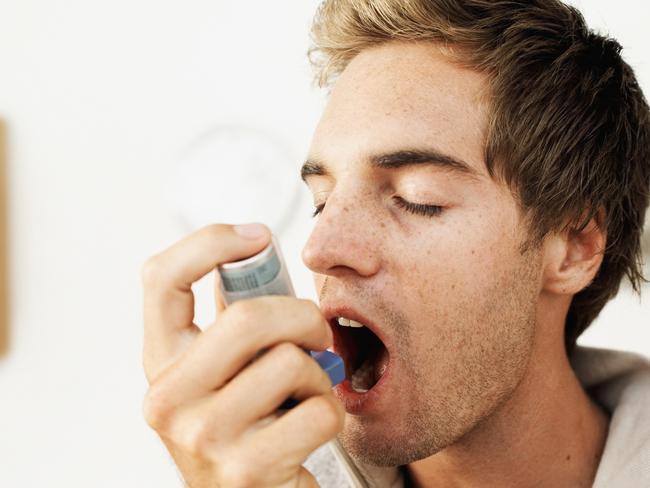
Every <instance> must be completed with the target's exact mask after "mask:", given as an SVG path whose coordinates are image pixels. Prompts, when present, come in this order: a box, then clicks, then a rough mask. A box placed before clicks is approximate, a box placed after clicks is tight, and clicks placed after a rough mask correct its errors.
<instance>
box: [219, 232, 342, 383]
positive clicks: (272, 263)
mask: <svg viewBox="0 0 650 488" xmlns="http://www.w3.org/2000/svg"><path fill="white" fill-rule="evenodd" d="M279 249H280V248H279V246H278V244H277V243H276V242H275V239H273V240H271V242H270V243H269V245H268V246H266V248H265V249H264V250H263V251H261V252H260V253H258V254H256V255H255V256H252V257H250V258H248V259H244V260H242V261H235V262H233V263H226V264H221V265H219V266H218V267H217V269H218V271H219V275H220V276H221V292H222V294H223V298H224V301H225V302H226V305H230V304H231V303H234V302H236V301H237V300H242V299H245V298H253V297H259V296H263V295H288V296H295V293H294V291H293V285H292V284H291V278H289V273H288V272H287V267H286V265H285V263H284V259H283V257H282V253H281V252H280V251H279ZM309 354H311V356H312V357H313V358H314V359H315V360H316V362H317V363H318V364H319V365H320V367H321V368H323V370H324V371H325V372H326V373H327V375H328V376H329V378H330V381H331V382H332V386H336V385H338V384H339V383H341V382H342V381H343V380H344V379H345V365H344V364H343V359H341V357H340V356H338V355H336V354H334V353H333V352H331V351H312V352H310V353H309Z"/></svg>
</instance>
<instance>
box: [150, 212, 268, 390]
mask: <svg viewBox="0 0 650 488" xmlns="http://www.w3.org/2000/svg"><path fill="white" fill-rule="evenodd" d="M270 240H271V233H270V231H269V230H268V228H267V227H265V226H264V225H262V224H248V225H236V226H232V225H226V224H213V225H209V226H207V227H204V228H202V229H200V230H198V231H196V232H194V233H193V234H190V235H189V236H188V237H186V238H184V239H182V240H181V241H179V242H177V243H176V244H174V245H173V246H171V247H169V248H168V249H166V250H165V251H163V252H161V253H159V254H157V255H155V256H153V257H151V258H149V259H148V260H147V262H146V263H145V265H144V267H143V271H142V281H143V289H144V365H145V373H146V374H147V377H149V378H151V377H152V376H155V375H157V373H158V372H160V371H161V370H162V369H164V368H165V367H166V366H167V365H168V364H169V363H170V362H172V361H173V359H174V358H176V357H177V356H178V355H179V354H180V352H182V351H183V350H184V349H185V347H186V346H187V344H188V342H189V339H191V338H192V337H194V336H195V335H196V333H197V332H198V328H197V327H196V326H195V325H194V323H193V320H194V295H193V293H192V284H193V283H194V282H195V281H197V280H199V279H200V278H201V277H203V276H205V275H206V274H208V273H209V272H210V271H212V270H214V268H215V267H216V266H217V265H219V264H222V263H227V262H231V261H238V260H240V259H244V258H247V257H249V256H252V255H254V254H255V253H257V252H259V251H261V250H262V249H264V247H265V246H266V245H267V244H268V243H269V242H270Z"/></svg>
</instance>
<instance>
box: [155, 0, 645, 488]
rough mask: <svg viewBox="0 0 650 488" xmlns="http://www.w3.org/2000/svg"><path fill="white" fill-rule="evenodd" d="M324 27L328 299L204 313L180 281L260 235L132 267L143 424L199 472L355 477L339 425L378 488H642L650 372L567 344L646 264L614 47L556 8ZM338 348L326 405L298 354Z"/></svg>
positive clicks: (324, 18)
mask: <svg viewBox="0 0 650 488" xmlns="http://www.w3.org/2000/svg"><path fill="white" fill-rule="evenodd" d="M313 37H314V42H315V47H314V49H313V50H312V55H313V59H314V62H315V64H316V66H317V67H318V69H319V74H320V80H321V83H322V84H323V85H330V86H332V91H331V95H330V97H329V101H328V105H327V107H326V109H325V112H324V114H323V117H322V119H321V121H320V123H319V125H318V128H317V130H316V133H315V135H314V139H313V142H312V145H311V149H310V153H309V157H308V159H307V161H306V163H305V164H304V166H303V168H302V176H303V179H304V180H305V182H306V183H307V185H308V186H309V189H310V191H311V192H312V194H313V196H314V205H315V207H316V214H318V215H319V216H318V218H317V221H316V223H315V226H314V229H313V232H312V234H311V236H310V238H309V240H308V242H307V243H306V246H305V248H304V252H303V259H304V261H305V263H306V265H307V266H308V267H309V268H310V269H311V270H312V271H313V272H314V273H315V282H316V287H317V290H318V292H319V298H320V300H319V302H320V303H319V305H320V308H317V307H316V306H315V305H314V304H312V303H310V302H308V301H304V300H298V299H294V298H287V297H265V298H260V299H254V300H249V301H244V302H238V303H236V304H234V305H233V306H231V307H229V308H228V309H226V310H224V309H223V307H222V306H219V307H218V308H219V314H218V317H217V318H216V320H215V323H214V324H213V325H211V326H210V327H209V328H208V329H207V330H206V331H205V332H202V333H201V332H200V331H199V330H198V329H197V327H196V326H195V325H193V324H192V317H193V300H192V294H191V288H190V287H191V284H192V283H193V282H194V281H196V280H197V279H198V278H200V277H201V276H203V275H205V274H206V273H208V272H209V271H210V270H212V269H214V267H215V265H217V264H218V263H221V262H227V261H233V260H237V259H242V258H245V257H247V256H251V255H252V254H254V253H256V252H258V251H260V250H261V249H262V248H264V246H265V245H266V244H267V243H268V241H269V238H270V236H269V233H268V230H267V229H266V228H264V227H262V226H259V225H254V224H253V225H248V226H236V227H230V226H224V225H214V226H210V227H208V228H205V229H202V230H200V231H198V232H197V233H195V234H193V235H191V236H189V237H188V238H186V239H185V240H183V241H181V242H180V243H178V244H176V245H174V246H172V247H171V248H169V249H168V250H166V251H164V252H163V253H160V254H159V255H157V256H155V257H153V258H152V259H150V260H149V261H148V263H147V265H146V266H145V270H144V283H145V333H146V341H145V343H146V345H145V352H144V363H145V370H146V373H147V377H148V379H149V381H150V383H151V387H150V390H149V392H148V394H147V397H146V400H145V416H146V418H147V420H148V422H149V423H150V424H151V425H152V426H153V427H154V429H155V430H156V431H157V432H158V433H159V434H160V435H161V437H162V439H163V441H164V442H165V444H166V445H167V447H168V449H169V451H170V452H171V454H172V456H173V457H174V459H175V461H176V463H177V464H178V466H179V468H180V470H181V471H182V473H183V475H184V477H185V479H186V481H187V483H188V484H189V486H192V487H203V486H282V487H285V486H286V487H290V486H291V487H295V486H300V487H303V486H317V482H318V483H320V484H321V485H323V486H345V483H346V482H347V481H346V479H345V471H344V470H343V469H342V466H341V465H339V464H338V461H337V458H335V457H333V456H332V453H331V452H330V451H329V450H327V449H326V448H321V449H318V448H319V446H321V445H322V444H324V443H325V442H326V441H328V440H330V439H332V438H334V437H335V436H336V435H337V434H338V438H339V440H340V441H341V444H342V445H343V447H344V448H345V450H346V451H347V453H348V454H349V455H350V457H351V458H352V459H353V460H354V462H355V463H356V466H357V467H358V470H359V472H360V474H361V477H362V478H363V479H362V484H365V485H366V486H377V487H379V486H409V485H411V486H420V487H438V486H445V487H454V486H459V487H460V486H462V487H510V486H513V487H528V486H536V487H577V486H592V485H594V486H603V487H604V486H607V487H619V486H622V487H626V486H648V485H650V462H649V459H650V427H649V425H650V422H649V421H650V418H649V414H648V413H647V408H644V406H643V405H644V404H645V405H648V401H650V366H649V365H648V363H647V362H646V361H644V360H643V359H642V358H639V357H636V356H633V355H629V354H626V353H616V352H613V351H605V350H595V349H585V348H579V347H576V345H575V341H576V339H577V337H578V336H579V335H580V333H581V332H582V331H584V329H585V328H586V327H587V326H588V325H589V324H590V322H591V321H592V320H593V319H594V317H596V316H597V315H598V313H599V312H600V310H601V309H602V307H603V306H604V304H605V303H606V302H607V301H608V300H609V299H610V298H611V297H612V296H614V295H615V294H616V292H617V290H618V287H619V284H620V282H621V279H622V278H623V277H624V276H626V275H627V277H629V279H630V281H631V282H632V284H633V286H634V287H635V288H636V289H639V287H640V283H641V281H642V279H643V278H642V275H641V265H640V252H641V251H640V238H641V233H642V226H643V221H644V215H645V211H646V208H647V206H648V201H649V192H650V188H649V187H650V116H649V111H648V106H647V103H646V101H645V99H644V97H643V95H642V93H641V90H640V89H639V87H638V85H637V83H636V80H635V78H634V74H633V72H632V70H631V68H630V67H629V66H628V65H627V64H625V63H624V62H623V61H622V59H621V57H620V54H619V51H620V46H619V45H618V44H617V43H616V42H615V41H613V40H611V39H607V38H604V37H600V36H598V35H596V34H594V33H592V32H590V31H589V30H588V29H587V28H586V26H585V24H584V20H583V19H582V17H581V16H580V14H579V13H578V12H577V11H576V10H574V9H572V8H569V7H567V6H565V5H563V4H562V3H560V2H558V1H556V0H533V1H505V0H503V1H501V0H496V1H485V0H468V1H450V0H428V1H427V0H408V1H399V2H398V1H391V0H374V1H373V0H329V1H325V2H324V3H323V4H322V6H321V9H320V10H319V14H318V16H317V18H316V21H315V24H314V28H313ZM217 303H218V304H219V303H221V302H220V298H219V296H218V293H217ZM350 321H352V322H350ZM351 325H352V327H351ZM360 325H363V326H365V327H359V326H360ZM332 344H333V345H334V350H335V351H337V352H339V353H340V354H341V355H342V356H343V357H344V359H345V360H346V365H347V372H348V379H349V381H347V382H345V383H344V384H342V385H339V386H337V387H336V388H335V389H334V393H333V394H332V393H331V392H330V386H331V385H330V383H329V380H328V379H327V377H326V376H325V374H324V373H323V372H322V371H321V370H320V369H319V368H318V366H317V365H316V363H315V362H314V361H313V360H311V359H310V358H309V357H307V355H305V354H304V353H303V352H302V350H301V349H300V347H298V346H301V347H305V348H310V349H324V348H328V347H330V346H332ZM262 349H264V350H265V351H266V352H265V354H264V355H262V356H261V357H260V358H259V359H257V360H255V361H254V362H252V361H251V360H252V359H253V358H254V356H255V354H256V353H257V352H258V351H260V350H262ZM288 397H294V398H296V399H298V400H301V403H300V404H299V405H298V406H296V407H295V408H293V409H291V410H289V411H288V412H285V413H284V414H280V413H277V408H278V406H279V405H281V404H282V402H283V401H284V400H285V399H286V398H288ZM317 449H318V450H317ZM308 457H309V460H308V461H307V462H306V464H305V465H304V466H303V463H305V460H306V459H307V458H308ZM307 468H308V469H307ZM312 473H313V474H312ZM317 480H318V481H317Z"/></svg>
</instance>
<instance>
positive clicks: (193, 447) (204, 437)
mask: <svg viewBox="0 0 650 488" xmlns="http://www.w3.org/2000/svg"><path fill="white" fill-rule="evenodd" d="M213 441H214V439H213V436H212V433H211V431H210V427H209V425H208V423H207V422H206V421H205V419H202V418H198V419H194V421H193V422H192V424H191V425H189V426H186V427H185V428H184V429H183V437H182V439H181V440H180V445H181V446H182V447H183V450H184V451H185V452H186V453H187V454H189V455H190V456H192V457H195V458H199V459H208V458H209V457H210V446H211V444H212V442H213Z"/></svg>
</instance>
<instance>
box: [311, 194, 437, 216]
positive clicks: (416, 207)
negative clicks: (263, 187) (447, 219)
mask: <svg viewBox="0 0 650 488" xmlns="http://www.w3.org/2000/svg"><path fill="white" fill-rule="evenodd" d="M393 200H394V201H395V205H397V206H398V207H400V208H403V209H404V210H406V211H407V212H410V213H412V214H415V215H422V216H424V217H436V216H438V215H440V214H441V213H442V211H443V210H444V208H443V207H441V206H439V205H425V204H423V203H412V202H407V201H406V200H404V199H403V198H402V197H393ZM323 208H325V204H324V203H323V204H321V205H318V206H317V207H316V209H315V210H314V213H313V214H312V217H316V216H317V215H318V214H320V213H321V212H322V211H323Z"/></svg>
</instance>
